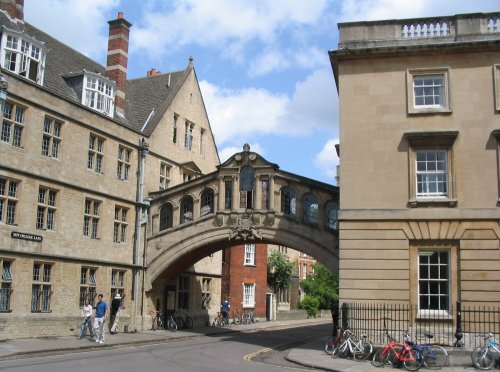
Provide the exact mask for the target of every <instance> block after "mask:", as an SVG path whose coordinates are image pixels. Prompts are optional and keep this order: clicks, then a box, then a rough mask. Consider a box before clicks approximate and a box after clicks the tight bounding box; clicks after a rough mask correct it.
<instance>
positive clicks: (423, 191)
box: [415, 149, 449, 199]
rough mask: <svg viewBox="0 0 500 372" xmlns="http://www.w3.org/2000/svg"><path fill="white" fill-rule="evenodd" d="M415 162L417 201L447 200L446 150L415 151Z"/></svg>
mask: <svg viewBox="0 0 500 372" xmlns="http://www.w3.org/2000/svg"><path fill="white" fill-rule="evenodd" d="M415 162H416V163H415V170H416V178H415V182H416V183H417V185H416V186H415V188H416V190H417V199H418V198H448V190H449V187H448V185H449V180H448V150H442V149H438V150H417V151H416V158H415ZM424 168H425V169H424Z"/></svg>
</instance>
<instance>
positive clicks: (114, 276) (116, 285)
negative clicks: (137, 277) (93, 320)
mask: <svg viewBox="0 0 500 372" xmlns="http://www.w3.org/2000/svg"><path fill="white" fill-rule="evenodd" d="M124 278H125V271H124V270H115V269H113V270H111V300H112V299H113V298H115V296H116V295H117V294H119V295H120V296H121V298H122V301H123V298H124V297H125V280H124Z"/></svg>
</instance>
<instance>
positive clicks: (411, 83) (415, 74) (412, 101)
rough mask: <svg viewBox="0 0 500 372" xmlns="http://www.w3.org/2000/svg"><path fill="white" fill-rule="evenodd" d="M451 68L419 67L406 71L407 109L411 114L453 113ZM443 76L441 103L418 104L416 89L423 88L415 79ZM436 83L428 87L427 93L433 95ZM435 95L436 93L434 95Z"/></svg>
mask: <svg viewBox="0 0 500 372" xmlns="http://www.w3.org/2000/svg"><path fill="white" fill-rule="evenodd" d="M450 76H451V73H450V68H449V67H439V68H418V69H409V70H407V72H406V89H407V93H406V96H407V109H408V113H409V114H429V113H451V108H452V106H451V89H450ZM426 77H429V78H435V77H440V78H442V85H439V86H441V87H442V88H441V89H442V94H441V96H442V101H443V102H441V103H439V104H421V105H417V104H416V90H417V89H421V87H420V86H418V87H417V86H415V80H416V79H421V78H426ZM436 87H437V86H436V85H432V86H428V87H427V89H426V90H427V91H428V93H427V94H430V95H432V91H435V89H436ZM433 96H435V95H433Z"/></svg>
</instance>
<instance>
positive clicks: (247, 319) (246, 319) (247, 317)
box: [241, 310, 255, 324]
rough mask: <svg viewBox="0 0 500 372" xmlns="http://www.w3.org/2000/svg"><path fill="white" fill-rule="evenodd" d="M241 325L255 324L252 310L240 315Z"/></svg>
mask: <svg viewBox="0 0 500 372" xmlns="http://www.w3.org/2000/svg"><path fill="white" fill-rule="evenodd" d="M241 323H244V324H250V323H255V318H254V315H253V310H245V311H244V312H243V314H241Z"/></svg>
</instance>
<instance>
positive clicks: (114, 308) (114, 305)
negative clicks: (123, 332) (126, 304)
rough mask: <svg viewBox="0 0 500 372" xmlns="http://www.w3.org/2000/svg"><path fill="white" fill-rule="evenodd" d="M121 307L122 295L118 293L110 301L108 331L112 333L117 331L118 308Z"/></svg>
mask: <svg viewBox="0 0 500 372" xmlns="http://www.w3.org/2000/svg"><path fill="white" fill-rule="evenodd" d="M121 308H122V297H121V296H120V294H119V293H117V294H116V296H115V298H113V300H112V301H111V317H110V324H111V329H110V332H111V334H112V335H114V334H116V333H118V322H119V321H120V310H121Z"/></svg>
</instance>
